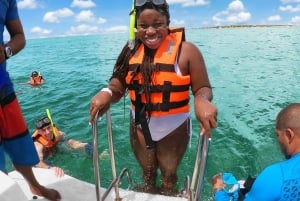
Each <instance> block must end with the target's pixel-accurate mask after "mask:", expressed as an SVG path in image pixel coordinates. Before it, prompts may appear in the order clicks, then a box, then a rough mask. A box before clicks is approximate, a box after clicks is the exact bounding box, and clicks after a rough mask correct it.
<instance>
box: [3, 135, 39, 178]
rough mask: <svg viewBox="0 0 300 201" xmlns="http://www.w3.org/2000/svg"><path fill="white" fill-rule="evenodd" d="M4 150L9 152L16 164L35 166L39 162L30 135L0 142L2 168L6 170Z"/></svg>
mask: <svg viewBox="0 0 300 201" xmlns="http://www.w3.org/2000/svg"><path fill="white" fill-rule="evenodd" d="M4 152H6V153H7V154H8V156H9V157H10V159H11V161H12V163H13V164H15V165H22V166H34V165H36V164H37V163H38V162H39V157H38V154H37V152H36V149H35V146H34V144H33V141H32V138H31V136H30V135H29V133H28V134H27V135H24V136H22V137H18V138H14V139H12V140H2V142H1V144H0V170H1V171H3V172H6V169H5V158H4Z"/></svg>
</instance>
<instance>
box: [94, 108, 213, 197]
mask: <svg viewBox="0 0 300 201" xmlns="http://www.w3.org/2000/svg"><path fill="white" fill-rule="evenodd" d="M97 120H98V119H97V118H96V119H95V120H94V122H93V123H92V127H93V163H94V175H95V181H96V182H95V184H96V194H97V201H100V200H101V201H104V200H105V198H106V197H107V196H108V194H109V193H110V192H111V190H112V189H113V187H114V189H115V201H121V200H122V199H121V198H120V194H119V185H120V182H121V179H122V178H123V176H124V175H125V174H126V176H127V179H128V185H129V186H130V187H132V183H133V182H132V179H131V176H130V173H129V170H128V169H127V168H124V169H123V170H122V171H121V173H120V174H119V176H118V177H117V173H116V163H115V156H114V146H113V138H112V123H111V116H110V110H109V109H108V111H107V112H106V121H107V134H108V143H109V153H110V154H109V156H110V160H111V170H112V176H113V180H112V182H111V183H110V185H109V187H108V188H107V189H106V191H105V192H104V195H103V196H102V197H101V194H100V187H101V184H100V175H99V157H98V129H97ZM210 140H211V139H210V138H208V137H207V136H205V135H202V134H199V138H198V145H197V155H196V160H195V166H194V171H193V176H192V181H190V177H189V176H186V179H185V182H184V189H183V190H182V191H181V192H182V193H181V197H184V198H186V199H187V200H188V201H199V200H200V198H201V191H202V186H203V180H204V173H205V169H206V162H207V155H208V148H209V143H210Z"/></svg>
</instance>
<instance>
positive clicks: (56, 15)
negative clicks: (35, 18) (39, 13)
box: [43, 8, 74, 23]
mask: <svg viewBox="0 0 300 201" xmlns="http://www.w3.org/2000/svg"><path fill="white" fill-rule="evenodd" d="M72 15H74V13H73V12H72V11H71V10H70V9H69V8H63V9H59V10H56V11H51V12H47V13H46V14H45V15H44V17H43V21H44V22H49V23H59V22H60V18H65V17H70V16H72Z"/></svg>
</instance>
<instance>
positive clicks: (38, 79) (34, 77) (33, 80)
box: [29, 71, 45, 86]
mask: <svg viewBox="0 0 300 201" xmlns="http://www.w3.org/2000/svg"><path fill="white" fill-rule="evenodd" d="M44 82H45V80H44V78H43V76H42V75H41V73H40V72H37V71H33V72H32V73H31V75H30V80H29V84H31V85H32V86H37V85H41V84H43V83H44Z"/></svg>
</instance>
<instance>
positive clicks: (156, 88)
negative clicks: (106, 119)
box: [90, 0, 217, 195]
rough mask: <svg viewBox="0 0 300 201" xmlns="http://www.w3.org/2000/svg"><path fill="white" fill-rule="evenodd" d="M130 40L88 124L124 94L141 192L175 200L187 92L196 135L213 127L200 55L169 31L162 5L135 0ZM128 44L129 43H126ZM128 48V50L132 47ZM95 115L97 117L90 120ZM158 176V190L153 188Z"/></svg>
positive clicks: (186, 127)
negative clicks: (128, 102)
mask: <svg viewBox="0 0 300 201" xmlns="http://www.w3.org/2000/svg"><path fill="white" fill-rule="evenodd" d="M134 2H135V4H134V8H133V10H132V11H131V14H133V13H136V17H137V18H136V19H135V28H136V34H135V36H136V39H135V40H134V41H132V40H130V41H129V42H128V44H126V45H125V46H124V48H123V50H122V51H121V53H120V55H119V57H118V59H117V61H116V64H115V66H114V70H113V73H112V76H111V78H110V79H109V84H108V87H106V88H103V89H101V90H100V91H99V92H98V93H97V94H96V95H95V96H94V97H93V98H92V100H91V104H90V122H93V121H94V119H95V118H99V117H101V116H102V115H103V114H104V113H105V112H106V111H107V110H108V108H109V107H110V104H111V103H116V102H118V101H119V100H120V99H121V98H122V97H123V96H124V95H126V94H127V93H126V92H128V94H129V96H130V100H131V110H130V117H131V123H130V142H131V147H132V149H133V152H134V154H135V157H136V158H137V161H138V162H139V164H140V166H141V167H142V176H143V179H144V181H145V185H144V186H142V187H141V190H142V191H145V192H149V193H155V194H156V193H160V194H163V195H176V194H177V193H178V191H177V189H175V185H176V183H177V180H178V178H177V168H178V166H179V164H180V161H181V159H182V157H183V155H184V153H185V150H186V148H187V145H188V143H189V139H190V132H191V126H190V125H191V118H190V111H189V100H190V99H189V94H190V90H191V92H192V94H193V96H194V111H195V115H196V118H197V120H198V121H199V126H200V127H201V134H203V135H206V136H208V137H210V135H211V129H213V128H216V127H217V108H216V106H215V105H214V104H212V103H211V100H212V98H213V95H212V89H211V85H210V81H209V78H208V75H207V71H206V66H205V62H204V59H203V57H202V54H201V52H200V50H199V49H198V48H197V47H196V46H195V45H194V44H192V43H190V42H187V41H185V34H184V29H183V28H171V27H169V23H170V14H169V6H168V3H167V2H166V0H155V1H154V0H135V1H134ZM132 42H133V43H132ZM132 44H133V45H132ZM96 115H98V116H96ZM158 168H159V169H160V172H161V187H158V186H157V184H156V177H157V170H158Z"/></svg>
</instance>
